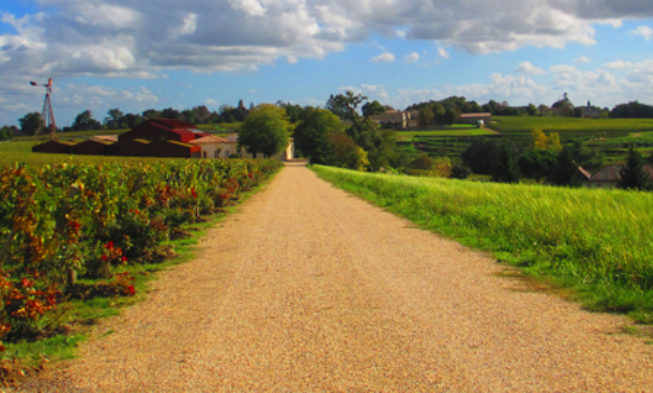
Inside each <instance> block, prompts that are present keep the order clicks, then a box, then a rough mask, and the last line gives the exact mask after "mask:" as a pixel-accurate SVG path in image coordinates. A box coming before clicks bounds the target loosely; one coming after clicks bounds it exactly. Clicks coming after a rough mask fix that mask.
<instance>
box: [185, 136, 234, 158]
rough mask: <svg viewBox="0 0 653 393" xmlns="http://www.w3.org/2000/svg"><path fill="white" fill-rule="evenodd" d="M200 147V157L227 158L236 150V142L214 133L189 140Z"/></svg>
mask: <svg viewBox="0 0 653 393" xmlns="http://www.w3.org/2000/svg"><path fill="white" fill-rule="evenodd" d="M190 143H191V144H193V145H197V146H199V147H200V149H201V157H202V158H229V156H230V155H231V154H234V153H236V152H237V150H238V142H237V140H236V141H229V140H227V139H226V138H222V137H219V136H216V135H209V136H204V137H201V138H198V139H195V140H194V141H191V142H190Z"/></svg>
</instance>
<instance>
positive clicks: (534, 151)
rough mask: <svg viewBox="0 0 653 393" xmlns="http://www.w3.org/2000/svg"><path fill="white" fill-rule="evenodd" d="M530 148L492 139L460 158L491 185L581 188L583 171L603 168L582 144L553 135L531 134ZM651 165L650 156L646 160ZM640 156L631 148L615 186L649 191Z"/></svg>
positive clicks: (478, 143)
mask: <svg viewBox="0 0 653 393" xmlns="http://www.w3.org/2000/svg"><path fill="white" fill-rule="evenodd" d="M532 136H533V144H532V145H531V146H529V147H528V148H527V149H523V148H520V147H519V146H518V145H515V144H511V143H509V142H504V143H498V142H496V141H495V140H494V139H484V140H477V141H475V142H473V143H472V144H471V145H470V146H469V147H468V148H467V149H466V150H465V151H464V152H463V154H462V159H463V162H464V164H465V165H466V166H468V167H469V168H471V170H472V171H473V172H475V173H480V174H487V175H491V176H492V180H493V181H497V182H505V183H515V182H518V181H519V179H520V178H521V177H522V176H523V177H528V178H532V179H535V180H536V181H538V182H542V181H546V182H548V183H551V184H555V185H561V186H572V187H577V186H580V185H581V184H582V183H583V181H586V180H587V178H584V176H585V175H584V173H583V170H587V171H590V172H594V171H596V170H598V169H600V168H601V167H602V165H603V160H602V157H601V156H600V154H599V153H598V152H597V151H595V150H591V149H588V148H587V147H586V146H584V145H583V144H582V143H580V142H578V141H574V142H573V143H571V144H569V145H566V146H562V145H561V144H560V138H559V136H558V135H557V134H556V133H552V134H550V135H546V134H544V133H543V132H542V131H541V130H535V131H533V134H532ZM648 161H649V163H651V164H653V154H651V156H650V157H649V158H648ZM644 164H645V162H644V159H643V157H642V155H641V154H640V153H639V152H638V151H636V150H634V149H633V148H632V147H631V148H630V150H629V152H628V157H627V159H626V164H625V165H624V167H623V168H622V170H621V173H620V179H619V182H618V186H619V187H621V188H626V189H630V188H634V189H650V188H651V184H649V180H648V179H649V176H648V174H647V173H646V171H645V170H644V169H643V165H644Z"/></svg>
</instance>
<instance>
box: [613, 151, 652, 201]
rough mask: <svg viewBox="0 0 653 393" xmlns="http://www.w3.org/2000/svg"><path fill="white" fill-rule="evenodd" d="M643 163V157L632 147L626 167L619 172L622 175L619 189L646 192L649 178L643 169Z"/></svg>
mask: <svg viewBox="0 0 653 393" xmlns="http://www.w3.org/2000/svg"><path fill="white" fill-rule="evenodd" d="M643 163H644V160H643V159H642V155H641V154H640V153H639V152H638V151H637V150H635V149H634V148H633V146H630V149H628V156H627V157H626V165H625V166H624V167H623V168H621V171H620V172H619V174H620V175H621V177H620V179H619V183H618V186H619V188H623V189H636V190H645V189H647V188H648V187H649V176H648V173H647V172H646V171H644V169H643V168H642V166H643Z"/></svg>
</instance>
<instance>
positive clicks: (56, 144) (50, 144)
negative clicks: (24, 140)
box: [32, 140, 75, 154]
mask: <svg viewBox="0 0 653 393" xmlns="http://www.w3.org/2000/svg"><path fill="white" fill-rule="evenodd" d="M74 145H75V144H74V143H71V142H63V141H58V140H50V141H47V142H44V143H41V144H40V145H36V146H33V147H32V151H33V152H34V153H59V154H70V152H71V150H72V147H73V146H74Z"/></svg>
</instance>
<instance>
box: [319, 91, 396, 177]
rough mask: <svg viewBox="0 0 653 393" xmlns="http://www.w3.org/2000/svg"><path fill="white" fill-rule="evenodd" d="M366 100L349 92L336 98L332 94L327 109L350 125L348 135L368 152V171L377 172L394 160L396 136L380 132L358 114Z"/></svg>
mask: <svg viewBox="0 0 653 393" xmlns="http://www.w3.org/2000/svg"><path fill="white" fill-rule="evenodd" d="M366 100H367V97H365V96H363V95H361V94H354V93H353V92H351V91H347V92H345V94H338V95H335V96H334V95H333V94H331V95H330V96H329V99H328V100H327V102H326V106H325V107H326V109H328V110H330V111H331V112H333V113H334V114H335V115H336V116H338V117H339V118H341V119H342V120H345V121H346V122H347V123H348V124H349V126H348V127H347V128H346V129H345V132H346V134H347V135H348V136H349V137H350V138H351V139H353V140H354V142H356V144H358V146H360V147H361V148H362V149H363V150H365V151H366V152H367V159H368V161H369V167H368V169H369V170H370V171H373V172H376V171H378V170H380V169H381V168H383V167H386V166H388V165H389V163H390V161H391V160H392V159H393V158H394V155H395V153H396V151H395V147H396V144H395V135H394V133H393V132H392V131H389V130H380V129H379V126H378V125H377V124H376V123H374V122H372V121H371V120H370V119H369V118H368V117H367V116H361V115H360V114H359V113H358V107H359V105H361V104H362V103H363V102H365V101H366Z"/></svg>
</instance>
